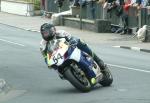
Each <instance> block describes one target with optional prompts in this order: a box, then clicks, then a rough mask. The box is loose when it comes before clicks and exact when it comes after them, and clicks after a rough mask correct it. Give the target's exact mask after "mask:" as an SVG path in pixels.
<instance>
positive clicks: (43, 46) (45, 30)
mask: <svg viewBox="0 0 150 103" xmlns="http://www.w3.org/2000/svg"><path fill="white" fill-rule="evenodd" d="M40 32H41V35H42V40H41V42H40V50H41V53H42V55H43V57H44V59H45V62H46V64H47V55H46V52H47V43H48V41H50V40H53V39H61V38H65V39H66V41H67V42H69V44H70V45H75V46H77V47H78V48H79V49H80V50H82V51H84V52H86V53H87V54H89V55H90V56H92V58H93V59H94V60H95V61H96V63H97V64H98V65H99V67H100V68H101V70H102V71H103V70H104V69H105V68H106V65H105V64H104V62H103V61H102V60H101V59H100V58H99V57H98V56H97V55H96V54H95V53H94V52H93V51H92V50H91V49H90V48H89V46H88V45H87V44H86V43H85V42H83V41H81V39H79V38H76V37H74V36H71V34H69V33H67V32H66V31H64V30H56V28H55V26H54V25H52V24H50V23H44V24H43V25H41V28H40ZM88 72H89V73H90V74H91V81H90V82H91V83H92V84H95V83H96V79H95V77H96V74H95V73H94V71H93V70H92V69H88Z"/></svg>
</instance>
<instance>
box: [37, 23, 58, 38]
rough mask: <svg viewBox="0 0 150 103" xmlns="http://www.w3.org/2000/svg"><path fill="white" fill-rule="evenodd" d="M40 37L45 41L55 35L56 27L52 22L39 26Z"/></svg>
mask: <svg viewBox="0 0 150 103" xmlns="http://www.w3.org/2000/svg"><path fill="white" fill-rule="evenodd" d="M40 31H41V35H42V38H43V39H44V40H46V41H49V40H52V39H53V38H54V36H55V33H56V29H55V26H54V25H53V24H50V23H44V24H42V25H41V28H40Z"/></svg>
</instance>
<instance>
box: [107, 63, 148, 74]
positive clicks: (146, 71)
mask: <svg viewBox="0 0 150 103" xmlns="http://www.w3.org/2000/svg"><path fill="white" fill-rule="evenodd" d="M107 65H109V66H113V67H118V68H123V69H128V70H134V71H138V72H144V73H150V71H149V70H142V69H136V68H130V67H125V66H120V65H114V64H107Z"/></svg>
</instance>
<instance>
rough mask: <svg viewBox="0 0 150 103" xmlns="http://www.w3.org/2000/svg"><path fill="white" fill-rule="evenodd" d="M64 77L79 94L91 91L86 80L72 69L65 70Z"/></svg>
mask: <svg viewBox="0 0 150 103" xmlns="http://www.w3.org/2000/svg"><path fill="white" fill-rule="evenodd" d="M64 75H65V78H66V79H67V80H68V81H69V82H70V83H71V84H72V85H73V86H74V87H75V88H77V89H78V90H80V91H81V92H88V91H90V90H91V85H90V82H89V81H88V79H87V78H86V77H85V76H83V75H81V74H80V73H78V72H76V71H75V70H74V69H70V68H67V69H66V71H65V72H64Z"/></svg>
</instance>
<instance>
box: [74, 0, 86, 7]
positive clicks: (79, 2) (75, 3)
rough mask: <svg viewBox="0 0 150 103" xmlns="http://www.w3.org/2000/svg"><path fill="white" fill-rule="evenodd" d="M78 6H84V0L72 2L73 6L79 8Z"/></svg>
mask: <svg viewBox="0 0 150 103" xmlns="http://www.w3.org/2000/svg"><path fill="white" fill-rule="evenodd" d="M80 4H82V6H85V5H86V0H74V3H73V6H77V7H78V6H80Z"/></svg>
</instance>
